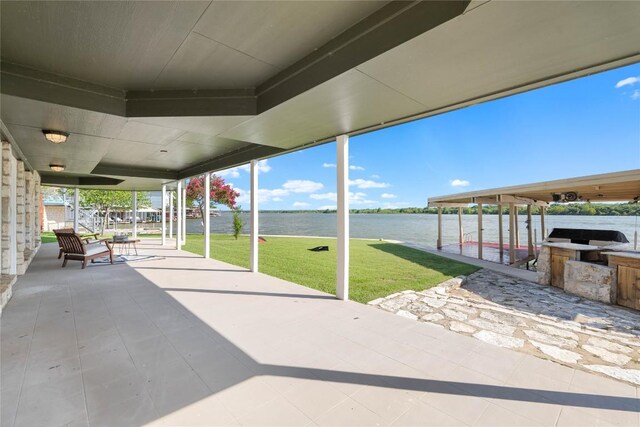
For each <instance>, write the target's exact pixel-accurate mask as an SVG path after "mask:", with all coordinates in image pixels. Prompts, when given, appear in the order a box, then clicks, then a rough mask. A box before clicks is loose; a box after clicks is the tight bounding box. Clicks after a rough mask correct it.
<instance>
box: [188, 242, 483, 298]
mask: <svg viewBox="0 0 640 427" xmlns="http://www.w3.org/2000/svg"><path fill="white" fill-rule="evenodd" d="M203 241H204V236H202V235H196V234H189V235H187V244H186V245H185V246H184V247H183V249H184V250H187V251H189V252H193V253H196V254H200V255H202V254H203V252H204V248H203V244H204V243H203ZM321 245H326V246H329V252H312V251H309V250H308V249H310V248H313V247H315V246H321ZM350 256H351V262H350V288H351V289H350V292H349V296H350V299H352V300H354V301H359V302H362V303H366V302H368V301H371V300H374V299H376V298H380V297H383V296H386V295H389V294H392V293H394V292H398V291H403V290H406V289H413V290H423V289H428V288H430V287H432V286H434V285H437V284H438V283H440V282H443V281H444V280H447V279H449V278H451V277H455V276H458V275H461V274H464V275H467V274H470V273H472V272H474V271H476V270H478V268H477V267H474V266H471V265H468V264H463V263H459V262H456V261H452V260H449V259H446V258H442V257H439V256H436V255H431V254H428V253H425V252H422V251H419V250H416V249H412V248H408V247H406V246H402V245H396V244H393V243H387V242H383V241H370V240H357V239H352V240H351V253H350ZM211 257H212V258H215V259H218V260H220V261H224V262H228V263H230V264H234V265H238V266H241V267H245V268H248V267H249V238H248V237H247V236H241V237H240V238H239V239H238V240H235V239H234V238H233V236H229V235H217V234H212V235H211ZM259 269H260V271H261V272H262V273H265V274H269V275H271V276H275V277H279V278H281V279H285V280H288V281H291V282H294V283H298V284H301V285H304V286H308V287H310V288H314V289H318V290H321V291H324V292H327V293H330V294H335V275H336V241H335V239H316V238H299V237H267V242H266V243H260V266H259Z"/></svg>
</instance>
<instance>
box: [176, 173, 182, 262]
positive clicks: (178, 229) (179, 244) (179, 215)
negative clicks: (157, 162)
mask: <svg viewBox="0 0 640 427" xmlns="http://www.w3.org/2000/svg"><path fill="white" fill-rule="evenodd" d="M176 196H177V198H178V212H177V215H176V217H177V218H178V222H177V223H176V249H177V250H180V249H182V236H181V234H182V180H179V181H178V189H177V190H176Z"/></svg>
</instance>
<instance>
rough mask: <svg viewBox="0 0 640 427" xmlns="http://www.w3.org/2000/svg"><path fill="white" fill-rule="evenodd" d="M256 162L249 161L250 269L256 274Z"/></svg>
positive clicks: (258, 228) (257, 220)
mask: <svg viewBox="0 0 640 427" xmlns="http://www.w3.org/2000/svg"><path fill="white" fill-rule="evenodd" d="M258 209H259V208H258V161H257V160H251V216H250V219H249V221H250V222H251V238H250V240H251V243H250V244H251V254H250V255H251V258H250V264H249V266H250V268H251V271H252V272H254V273H257V272H258V264H259V263H258V233H259V230H260V227H259V225H260V224H259V219H258V217H259V215H258V214H259V212H258Z"/></svg>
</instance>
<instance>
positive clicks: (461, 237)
mask: <svg viewBox="0 0 640 427" xmlns="http://www.w3.org/2000/svg"><path fill="white" fill-rule="evenodd" d="M458 241H459V242H460V246H462V244H463V243H464V230H463V228H462V208H458Z"/></svg>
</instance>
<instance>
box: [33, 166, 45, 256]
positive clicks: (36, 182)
mask: <svg viewBox="0 0 640 427" xmlns="http://www.w3.org/2000/svg"><path fill="white" fill-rule="evenodd" d="M33 198H34V200H35V202H34V206H35V214H34V215H33V217H34V218H33V227H34V229H33V231H34V233H33V240H34V245H35V247H36V248H38V247H40V232H41V231H42V220H41V219H42V215H41V212H42V210H44V206H43V203H42V192H41V188H40V174H39V173H38V172H36V171H34V172H33Z"/></svg>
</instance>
